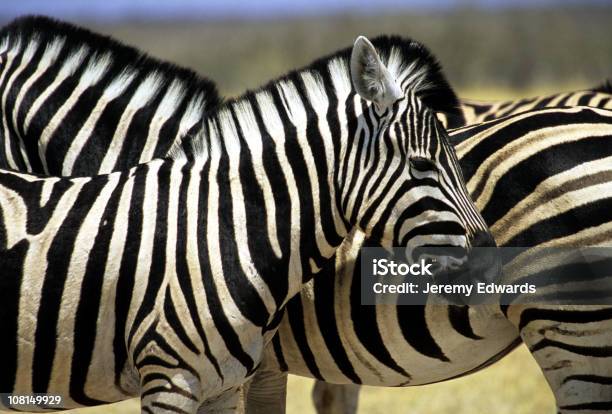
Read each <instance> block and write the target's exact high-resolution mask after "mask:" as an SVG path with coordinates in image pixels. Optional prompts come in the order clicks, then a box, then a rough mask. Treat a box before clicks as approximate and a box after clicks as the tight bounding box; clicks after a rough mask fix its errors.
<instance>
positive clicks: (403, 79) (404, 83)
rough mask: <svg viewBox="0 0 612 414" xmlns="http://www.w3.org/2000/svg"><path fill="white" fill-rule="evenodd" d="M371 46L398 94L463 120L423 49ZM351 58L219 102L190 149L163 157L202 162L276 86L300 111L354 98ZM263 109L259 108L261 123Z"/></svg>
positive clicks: (390, 40)
mask: <svg viewBox="0 0 612 414" xmlns="http://www.w3.org/2000/svg"><path fill="white" fill-rule="evenodd" d="M371 42H372V44H373V45H374V47H375V48H376V50H377V52H378V53H379V56H380V58H381V60H382V62H383V63H384V64H385V65H386V66H387V69H388V70H389V72H390V73H391V74H392V75H393V76H394V77H395V78H396V80H397V81H398V82H399V83H400V84H401V87H402V90H404V91H406V90H411V91H412V92H413V93H414V94H415V95H416V96H417V97H418V98H419V99H420V100H421V101H422V102H423V104H424V105H425V106H427V107H429V108H430V109H431V110H433V111H435V112H442V113H445V114H449V115H451V116H457V117H463V113H462V111H461V110H460V103H459V99H458V98H457V95H456V94H455V92H454V91H453V90H452V88H451V87H450V85H449V83H448V82H447V80H446V78H445V77H444V74H443V73H442V68H441V66H440V64H439V63H438V61H437V60H436V58H435V57H434V56H433V55H432V54H431V53H430V52H429V50H427V48H425V46H423V45H422V44H420V43H418V42H416V41H414V40H411V39H404V38H401V37H399V36H378V37H376V38H374V39H372V40H371ZM351 52H352V47H348V48H345V49H342V50H340V51H338V52H335V53H333V54H331V55H328V56H325V57H323V58H320V59H317V60H315V61H314V62H313V63H311V64H310V65H308V66H305V67H303V68H300V69H296V70H293V71H291V72H289V73H287V74H286V75H284V76H281V77H279V78H277V79H275V80H272V81H270V82H268V83H267V84H266V85H264V86H262V87H261V88H259V89H256V90H251V91H247V92H246V93H245V94H243V95H242V96H238V97H236V98H233V99H229V100H227V101H225V102H224V103H223V104H222V105H220V106H219V107H217V110H216V111H210V112H208V113H207V114H206V117H205V119H204V123H205V127H204V128H203V129H201V130H200V131H199V135H198V136H197V137H192V139H191V140H184V143H185V144H190V145H180V144H179V145H175V146H174V147H173V149H172V151H171V152H170V154H169V156H170V157H171V158H174V159H176V158H183V157H186V158H192V157H193V158H195V157H199V158H201V157H202V156H204V157H206V154H208V153H209V150H210V146H211V145H216V144H217V142H212V141H214V138H211V136H214V137H222V136H223V137H224V135H225V134H222V133H221V132H220V130H223V131H226V130H236V129H237V127H236V125H235V120H238V121H240V120H243V121H245V123H246V124H248V125H252V126H253V127H254V128H255V127H256V123H255V122H256V121H255V120H254V119H252V118H253V116H252V113H245V112H244V111H243V109H244V106H245V105H244V104H246V103H250V104H252V105H255V104H259V105H260V104H261V102H262V101H263V102H266V103H268V104H270V105H271V104H272V102H273V98H272V96H273V95H274V91H275V89H276V88H278V87H279V86H280V87H283V86H284V87H285V89H286V90H285V98H286V99H289V101H290V100H291V96H295V97H296V98H298V99H301V100H305V99H308V103H309V105H305V106H306V108H309V107H310V108H313V109H314V106H316V105H317V101H318V100H317V99H316V97H317V96H325V95H327V96H330V95H336V94H337V92H338V91H342V92H343V93H344V92H346V94H347V95H348V94H349V93H355V92H354V90H353V86H352V83H351V76H350V69H349V67H350V63H349V62H350V56H351ZM288 85H289V86H288ZM287 91H288V92H289V93H288V94H287ZM265 106H266V105H264V106H263V107H262V106H261V105H260V107H261V108H262V111H263V116H264V117H265ZM289 106H290V105H289ZM306 111H309V110H308V109H306ZM311 112H312V111H311ZM311 115H312V114H310V113H307V114H306V116H311Z"/></svg>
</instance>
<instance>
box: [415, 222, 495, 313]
mask: <svg viewBox="0 0 612 414" xmlns="http://www.w3.org/2000/svg"><path fill="white" fill-rule="evenodd" d="M419 258H422V259H425V260H428V259H429V260H433V261H434V262H435V264H436V265H435V266H434V269H433V272H432V273H433V275H432V276H431V279H432V282H431V283H433V284H436V285H472V286H475V285H476V284H477V283H481V282H482V283H495V282H498V281H499V280H501V276H502V260H501V254H500V252H499V250H498V248H497V244H496V243H495V240H494V239H493V237H492V236H491V234H490V233H489V232H487V231H480V232H478V233H477V234H476V235H475V236H474V238H473V239H472V240H471V247H470V248H469V250H467V249H464V248H461V247H431V248H429V249H426V250H425V249H424V250H422V251H421V252H420V254H419ZM442 296H443V298H444V299H445V300H447V301H449V302H450V303H451V304H455V305H468V304H469V305H477V304H480V303H483V302H484V299H485V298H484V297H482V296H480V295H470V296H465V295H463V294H446V293H445V294H442Z"/></svg>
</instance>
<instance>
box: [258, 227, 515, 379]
mask: <svg viewBox="0 0 612 414" xmlns="http://www.w3.org/2000/svg"><path fill="white" fill-rule="evenodd" d="M352 237H353V238H352V239H350V240H349V241H350V243H349V242H345V243H343V245H342V246H341V247H340V249H339V252H338V254H337V256H336V266H335V269H331V270H332V271H331V272H330V273H329V274H327V275H320V276H319V277H317V278H315V279H314V280H312V281H310V283H308V284H307V285H306V287H305V288H304V289H303V290H302V291H301V293H300V296H299V297H296V298H294V299H292V300H291V301H290V302H289V303H288V305H287V312H286V315H285V317H284V318H283V320H282V322H281V325H280V327H279V331H278V335H277V337H276V338H275V339H274V343H273V346H271V347H268V349H267V350H266V352H267V354H266V357H265V361H264V363H265V366H267V367H272V368H271V369H275V370H278V369H280V370H286V371H288V372H290V373H291V374H296V375H302V376H308V377H314V378H318V379H322V380H325V381H327V382H333V383H339V384H343V383H361V384H365V385H373V386H404V385H419V384H426V383H432V382H438V381H443V380H446V379H450V378H454V377H457V376H460V375H464V374H466V373H469V372H472V371H474V370H477V369H479V368H480V367H483V366H486V364H487V362H489V361H491V360H496V359H498V358H499V357H500V355H505V353H507V352H508V351H509V350H510V349H512V348H513V347H514V346H516V343H517V341H518V330H517V329H516V327H515V326H513V325H512V324H511V323H510V322H509V321H508V320H507V319H506V317H505V316H504V314H503V313H502V312H501V310H500V309H499V306H494V305H479V306H473V307H466V306H447V305H433V304H432V305H430V304H428V305H426V306H396V305H376V306H365V305H361V303H360V301H361V296H360V288H361V284H360V273H359V270H358V269H356V268H355V263H359V262H360V259H359V249H360V247H361V246H362V242H363V237H362V236H361V237H360V235H359V234H354V235H353V236H352ZM322 272H325V269H324V270H322Z"/></svg>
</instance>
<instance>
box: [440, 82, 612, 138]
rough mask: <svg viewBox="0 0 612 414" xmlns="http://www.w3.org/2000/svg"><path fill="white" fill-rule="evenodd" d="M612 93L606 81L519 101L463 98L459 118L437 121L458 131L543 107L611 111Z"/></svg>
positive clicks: (441, 115)
mask: <svg viewBox="0 0 612 414" xmlns="http://www.w3.org/2000/svg"><path fill="white" fill-rule="evenodd" d="M611 94H612V85H610V81H605V82H604V83H602V84H601V85H599V86H596V87H594V88H593V89H587V90H581V91H572V92H561V93H555V94H552V95H545V96H534V97H531V98H525V99H518V100H508V101H499V102H482V101H477V100H472V99H462V100H461V106H460V109H461V113H460V116H457V114H444V113H440V114H439V115H438V119H440V122H442V124H443V125H444V126H445V127H446V128H459V127H462V126H464V125H471V124H480V123H482V122H485V121H491V120H494V119H497V118H502V117H504V116H510V115H514V114H520V113H521V112H527V111H534V110H537V109H544V108H561V107H570V106H590V107H593V108H603V109H612V95H611Z"/></svg>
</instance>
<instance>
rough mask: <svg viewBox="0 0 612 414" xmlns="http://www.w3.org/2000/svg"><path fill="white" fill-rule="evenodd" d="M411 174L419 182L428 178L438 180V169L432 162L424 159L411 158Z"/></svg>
mask: <svg viewBox="0 0 612 414" xmlns="http://www.w3.org/2000/svg"><path fill="white" fill-rule="evenodd" d="M410 173H411V174H412V176H413V177H414V178H417V179H419V180H422V179H426V178H430V179H433V180H437V179H438V167H437V166H436V164H434V162H433V161H432V160H430V159H428V158H424V157H412V158H410Z"/></svg>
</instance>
